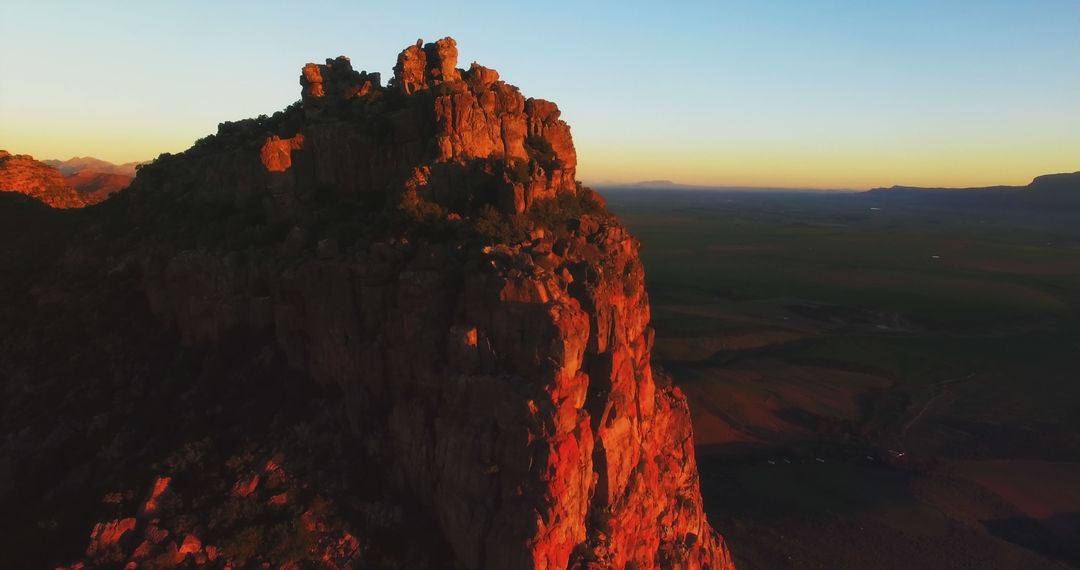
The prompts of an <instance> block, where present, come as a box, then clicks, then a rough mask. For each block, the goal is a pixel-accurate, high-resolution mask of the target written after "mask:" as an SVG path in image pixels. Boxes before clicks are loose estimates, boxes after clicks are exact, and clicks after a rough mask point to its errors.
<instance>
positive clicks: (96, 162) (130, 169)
mask: <svg viewBox="0 0 1080 570" xmlns="http://www.w3.org/2000/svg"><path fill="white" fill-rule="evenodd" d="M42 162H44V163H45V164H48V165H49V166H52V167H55V168H56V169H57V170H59V171H60V174H63V175H64V176H71V175H72V174H78V173H80V172H86V171H89V172H102V173H105V174H119V175H122V176H127V177H129V178H134V177H135V167H136V166H138V165H139V164H142V163H139V162H125V163H124V164H113V163H111V162H108V161H105V160H101V159H100V158H94V157H92V156H75V157H72V158H69V159H67V160H56V159H52V160H43V161H42Z"/></svg>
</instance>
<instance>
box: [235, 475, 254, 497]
mask: <svg viewBox="0 0 1080 570" xmlns="http://www.w3.org/2000/svg"><path fill="white" fill-rule="evenodd" d="M258 487H259V475H258V474H254V475H251V476H250V477H247V478H244V479H240V480H239V481H237V482H236V484H235V485H233V494H234V495H236V496H238V497H247V496H249V495H251V494H252V493H254V492H255V489H257V488H258Z"/></svg>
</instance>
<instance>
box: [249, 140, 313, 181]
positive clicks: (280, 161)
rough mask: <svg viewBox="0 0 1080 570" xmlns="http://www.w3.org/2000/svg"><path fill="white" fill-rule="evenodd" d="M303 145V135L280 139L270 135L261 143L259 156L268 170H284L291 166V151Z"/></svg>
mask: <svg viewBox="0 0 1080 570" xmlns="http://www.w3.org/2000/svg"><path fill="white" fill-rule="evenodd" d="M303 147H304V135H296V136H294V137H292V138H287V139H282V138H280V137H277V136H271V137H268V138H267V139H266V142H265V143H263V146H262V150H260V151H259V158H260V159H261V160H262V164H263V166H265V167H266V170H267V171H269V172H285V171H286V170H288V169H289V167H290V166H292V153H293V151H294V150H299V149H301V148H303Z"/></svg>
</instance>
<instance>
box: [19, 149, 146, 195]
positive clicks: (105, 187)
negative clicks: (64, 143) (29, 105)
mask: <svg viewBox="0 0 1080 570" xmlns="http://www.w3.org/2000/svg"><path fill="white" fill-rule="evenodd" d="M58 164H59V165H61V166H60V167H58V166H56V165H58ZM132 164H134V163H132ZM84 167H85V168H84ZM98 168H101V169H102V170H97V169H98ZM127 172H130V174H126V173H127ZM134 172H135V171H134V168H133V167H130V168H129V165H115V164H112V163H109V162H105V161H103V160H98V159H96V158H73V159H71V160H69V161H64V162H61V161H58V160H35V159H34V157H32V156H30V155H25V154H15V155H13V154H11V153H8V152H7V151H0V191H11V192H18V193H20V194H24V195H27V196H30V197H32V198H36V199H38V200H41V201H42V202H44V203H45V204H48V205H49V206H52V207H53V208H82V207H84V206H89V205H92V204H97V203H98V202H101V201H103V200H105V199H106V198H108V197H109V196H111V195H112V194H114V193H115V192H117V191H119V190H122V189H124V188H127V187H128V186H129V185H130V184H131V181H132V179H134V177H135V174H134Z"/></svg>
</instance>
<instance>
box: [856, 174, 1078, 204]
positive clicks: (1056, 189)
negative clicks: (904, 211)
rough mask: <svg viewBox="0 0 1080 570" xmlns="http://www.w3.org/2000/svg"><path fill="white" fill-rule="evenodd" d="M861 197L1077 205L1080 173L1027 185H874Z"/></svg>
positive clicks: (899, 201) (923, 201)
mask: <svg viewBox="0 0 1080 570" xmlns="http://www.w3.org/2000/svg"><path fill="white" fill-rule="evenodd" d="M862 195H863V196H865V197H867V198H870V199H873V200H875V201H878V202H882V203H891V204H906V205H918V204H926V205H933V206H964V207H986V208H1024V209H1048V208H1060V207H1069V208H1072V207H1080V172H1073V173H1065V174H1048V175H1045V176H1039V177H1037V178H1035V179H1034V180H1032V181H1031V183H1030V184H1028V185H1027V186H987V187H982V188H920V187H915V186H893V187H891V188H874V189H873V190H868V191H867V192H864V193H862Z"/></svg>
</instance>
